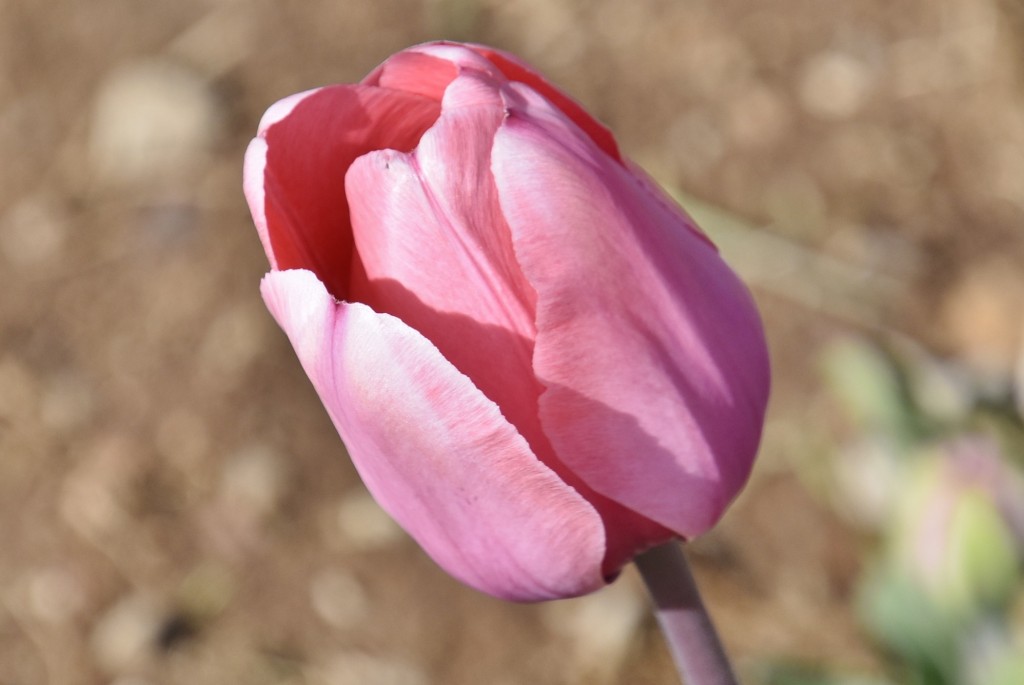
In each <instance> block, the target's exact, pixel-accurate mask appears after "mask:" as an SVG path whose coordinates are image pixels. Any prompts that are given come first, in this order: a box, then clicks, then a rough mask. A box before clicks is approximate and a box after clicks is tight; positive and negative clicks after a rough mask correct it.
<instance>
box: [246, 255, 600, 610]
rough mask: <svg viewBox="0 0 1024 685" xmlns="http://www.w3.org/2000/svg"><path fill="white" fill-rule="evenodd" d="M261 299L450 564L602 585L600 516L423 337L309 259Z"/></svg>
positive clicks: (555, 587) (475, 577)
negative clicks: (341, 295) (343, 288)
mask: <svg viewBox="0 0 1024 685" xmlns="http://www.w3.org/2000/svg"><path fill="white" fill-rule="evenodd" d="M261 290H262V293H263V297H264V300H265V301H266V303H267V307H268V308H269V309H270V311H271V313H272V314H273V315H274V317H275V318H276V319H277V321H278V323H279V324H280V325H281V327H282V328H283V329H284V330H285V332H286V333H287V334H288V336H289V338H290V339H291V341H292V344H293V346H294V347H295V351H296V353H297V354H298V357H299V360H300V361H301V362H302V365H303V368H304V369H305V370H306V373H307V374H308V375H309V377H310V379H311V380H312V382H313V385H314V387H315V388H316V391H317V393H318V394H319V395H320V399H321V400H322V401H323V403H324V406H325V407H326V408H327V410H328V412H329V414H330V416H331V418H332V420H333V421H334V424H335V426H336V427H337V429H338V432H339V433H340V434H341V437H342V439H343V440H344V441H345V444H346V445H347V446H348V449H349V453H350V454H351V457H352V461H353V462H354V464H355V465H356V468H357V469H358V470H359V473H360V475H361V476H362V478H363V481H364V482H365V483H366V486H367V488H369V490H370V491H371V492H372V493H373V495H374V497H375V498H376V499H377V501H378V502H379V503H380V504H381V506H382V507H384V509H385V510H387V511H388V512H389V513H390V514H391V515H392V516H393V517H394V518H395V520H396V521H398V523H399V524H401V525H402V526H403V527H404V528H405V529H406V530H407V531H409V533H410V534H411V535H412V536H413V537H414V538H415V539H416V540H417V542H419V544H420V545H421V546H422V547H423V548H424V549H425V550H426V551H427V552H428V553H429V554H430V555H431V556H432V557H433V558H434V559H435V561H437V563H438V564H440V565H441V566H442V567H443V568H445V569H446V570H447V571H448V572H449V573H451V574H452V575H454V576H455V577H457V578H459V579H461V580H462V581H463V582H465V583H467V584H469V585H471V586H473V587H476V588H478V589H480V590H482V591H484V592H488V593H490V594H492V595H495V596H498V597H502V598H506V599H514V600H523V601H532V600H541V599H550V598H557V597H565V596H572V595H578V594H582V593H585V592H589V591H592V590H594V589H596V588H598V587H600V586H601V585H602V584H603V582H604V581H603V579H602V577H601V573H600V566H601V559H602V556H603V555H604V532H603V530H602V527H601V521H600V519H599V517H598V516H597V513H596V512H595V511H594V509H593V507H591V506H590V505H589V504H588V503H587V502H586V501H585V500H583V499H582V498H581V497H580V496H579V495H578V494H576V492H575V491H574V490H573V489H572V488H570V487H568V486H566V485H565V484H564V483H563V482H562V481H561V480H560V479H559V478H558V477H557V476H556V475H555V474H554V473H553V472H552V471H551V470H550V469H548V468H547V467H546V466H544V465H543V464H542V463H540V462H539V461H538V460H537V459H536V457H534V455H533V454H532V453H531V451H530V449H529V446H528V445H527V443H526V441H525V440H524V439H523V438H522V436H520V435H519V434H518V433H517V432H516V430H515V429H514V428H513V427H512V426H511V425H510V424H509V423H508V422H507V421H506V420H505V419H504V418H503V417H502V415H501V413H500V412H499V411H498V408H497V406H495V404H494V403H493V402H491V401H490V400H488V399H487V398H486V397H484V395H483V394H482V393H481V392H480V391H479V390H478V389H477V388H476V387H475V386H474V385H473V383H472V382H471V381H470V380H469V379H468V378H466V377H465V376H464V375H462V374H461V373H459V372H458V371H457V370H456V369H455V367H453V366H452V365H451V364H450V363H448V361H446V360H445V359H444V357H443V356H442V355H441V354H440V353H439V352H438V350H437V348H436V347H434V346H433V345H432V344H431V343H430V342H429V341H428V340H427V339H426V338H424V337H423V336H422V335H420V334H419V333H417V332H416V331H414V330H413V329H411V328H409V327H408V326H406V325H405V324H404V323H402V322H401V321H399V320H398V319H396V318H394V317H392V316H389V315H386V314H378V313H376V312H374V311H373V310H371V309H370V308H369V307H367V306H365V305H362V304H349V303H339V302H337V301H336V300H334V298H332V297H331V295H330V294H329V293H328V292H327V290H326V289H325V288H324V286H323V284H321V283H320V282H319V281H318V280H317V279H316V277H315V276H314V274H312V273H310V272H308V271H299V270H297V271H283V272H272V273H270V274H268V275H267V277H266V278H264V280H263V283H262V287H261Z"/></svg>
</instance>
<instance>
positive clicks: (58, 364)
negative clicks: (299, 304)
mask: <svg viewBox="0 0 1024 685" xmlns="http://www.w3.org/2000/svg"><path fill="white" fill-rule="evenodd" d="M440 37H447V38H453V39H470V40H475V41H478V42H485V43H490V44H493V45H497V46H499V47H503V48H506V49H509V50H512V51H514V52H516V53H518V54H520V55H522V56H523V57H524V58H525V59H527V60H528V61H530V62H532V63H533V64H535V65H536V66H537V67H538V68H539V69H541V70H542V71H543V72H544V73H546V74H547V75H548V76H549V77H550V78H551V79H552V80H553V81H554V82H556V83H558V84H560V85H561V86H563V87H564V88H565V89H566V90H567V91H568V92H570V93H573V94H574V95H575V96H576V97H577V98H578V99H580V100H581V101H582V102H583V103H584V104H585V105H586V106H587V107H588V108H589V109H591V111H593V112H594V113H595V114H596V115H597V116H598V117H599V118H601V119H602V120H603V121H605V122H606V123H607V124H609V126H610V127H611V128H612V129H613V130H614V131H615V132H616V133H617V135H618V137H619V140H620V142H621V145H622V147H623V149H624V150H625V151H626V153H627V154H628V155H630V156H631V157H633V158H634V159H635V160H637V161H638V162H639V163H640V164H641V165H643V166H645V167H646V168H648V169H649V170H650V171H651V172H652V173H653V174H654V175H655V176H657V177H658V179H659V180H660V181H661V182H663V183H664V184H666V185H667V186H669V187H672V188H679V189H681V190H683V191H685V192H686V193H687V194H689V195H692V196H694V197H696V198H700V199H701V200H703V201H705V202H708V203H711V204H713V205H716V206H718V207H722V208H725V209H727V210H729V211H730V212H732V213H734V214H735V215H737V216H742V217H744V218H745V220H746V221H747V222H748V223H749V224H750V225H751V226H754V227H756V228H755V230H754V231H753V232H749V231H746V229H737V230H736V231H729V232H726V233H723V234H721V235H722V240H721V242H722V249H723V251H724V252H725V254H726V256H727V258H729V259H730V260H732V261H733V262H734V263H735V264H736V266H737V268H738V270H739V271H740V272H741V274H743V275H744V276H745V277H746V278H747V280H748V282H750V283H751V286H752V288H753V290H754V292H755V295H756V297H757V298H758V300H759V303H760V304H761V305H762V308H763V312H764V316H765V320H766V325H767V329H768V333H769V338H770V343H771V347H772V350H773V356H774V362H775V377H776V384H775V390H774V396H773V404H772V408H771V415H770V421H769V426H768V430H767V434H766V438H765V444H764V448H763V453H762V459H761V462H760V463H759V466H758V469H757V471H756V474H755V477H754V479H753V481H752V483H751V485H750V486H749V487H748V489H747V490H746V492H745V493H744V494H743V496H742V497H741V498H740V500H739V501H738V502H737V504H736V506H735V507H734V508H733V509H732V510H731V511H730V513H729V514H728V515H727V517H726V519H725V520H724V521H723V523H722V525H721V526H720V527H719V528H718V529H717V530H716V531H715V532H714V533H712V534H711V535H709V536H708V537H707V539H705V540H702V541H700V542H699V543H698V544H696V545H695V546H694V549H693V550H692V557H693V559H694V561H695V563H696V565H697V571H698V577H699V580H700V582H701V584H702V586H703V587H704V589H705V592H706V599H707V601H708V603H709V605H710V607H711V610H712V613H713V614H714V615H715V617H716V620H717V621H718V622H719V625H720V628H721V631H722V633H723V636H724V639H725V642H726V643H727V645H728V647H729V649H730V651H731V653H732V654H733V655H734V657H735V659H736V663H737V666H738V669H739V671H740V673H741V675H742V676H743V678H744V681H745V682H749V683H758V682H763V679H762V675H761V674H762V673H763V669H762V666H763V664H764V663H765V662H766V661H770V660H774V659H787V660H798V661H803V662H807V663H817V664H824V665H827V666H828V667H829V668H831V669H834V670H837V671H839V672H857V673H868V674H870V673H873V672H877V671H878V670H879V668H880V662H879V656H878V654H877V652H876V651H875V650H874V649H873V648H872V646H871V644H870V642H869V641H868V640H867V639H865V637H864V636H863V635H862V634H861V632H860V631H859V629H858V627H857V622H856V620H855V617H854V616H853V613H852V610H851V608H850V606H851V593H852V591H853V585H854V581H855V579H856V577H857V573H858V571H859V568H860V567H861V564H862V563H863V560H862V554H861V549H862V547H861V545H860V540H859V536H858V535H857V534H856V533H855V532H854V531H853V530H851V529H850V528H849V527H848V526H847V525H846V524H844V523H843V521H842V519H840V518H839V517H838V516H837V515H836V514H835V513H833V512H832V510H831V508H830V507H829V506H828V502H827V501H825V500H823V499H822V498H821V497H819V496H818V495H816V494H814V493H813V492H811V491H810V490H809V489H807V488H806V487H805V486H804V485H803V483H804V482H805V479H801V478H798V477H797V475H796V471H795V465H796V464H799V463H806V461H807V460H808V459H810V460H814V459H817V458H824V456H823V455H825V454H826V453H827V452H828V450H829V449H830V447H831V446H832V445H833V443H834V440H835V438H834V433H835V432H841V430H842V427H841V425H840V424H841V421H839V420H837V419H836V417H835V415H834V410H833V408H832V407H831V406H830V404H829V403H828V402H827V401H825V400H824V399H823V393H822V391H821V390H820V389H819V385H820V383H819V379H818V371H817V366H816V362H815V355H816V353H817V350H819V349H820V346H821V345H822V344H824V343H825V342H827V341H829V340H831V339H833V338H835V337H836V336H840V335H845V334H849V333H856V334H868V335H881V336H890V337H900V338H909V339H913V340H916V341H918V342H920V343H922V344H925V345H926V346H928V347H929V348H930V349H932V350H934V351H936V352H937V353H941V354H944V355H951V356H953V357H956V358H958V359H961V360H963V361H964V363H967V364H969V365H971V366H972V367H973V368H976V369H979V370H980V372H981V373H984V374H989V375H991V376H992V377H994V378H997V379H998V378H1006V377H1009V374H1010V373H1012V370H1013V368H1014V364H1016V363H1017V360H1018V357H1019V355H1020V349H1021V347H1020V346H1021V330H1022V327H1024V324H1022V312H1024V295H1022V293H1024V269H1022V268H1021V266H1022V265H1024V82H1022V73H1021V63H1022V59H1024V6H1022V5H1021V3H1020V2H1019V0H1002V1H1001V2H1000V1H997V0H892V1H890V0H845V1H844V2H822V1H820V0H819V1H816V2H811V1H809V0H778V1H777V2H773V3H757V2H749V1H743V0H685V1H683V0H635V1H634V2H630V3H625V2H618V1H617V0H591V1H589V2H584V1H582V0H504V1H501V2H499V1H497V0H476V1H475V0H433V1H432V2H414V1H412V0H378V1H374V2H370V1H368V0H367V1H356V0H350V1H343V0H333V1H331V0H289V1H282V2H271V1H269V0H175V1H173V2H172V1H170V0H151V1H148V2H144V3H143V2H134V1H130V0H91V1H90V2H80V1H78V0H48V1H46V2H42V1H37V0H0V160H2V162H0V543H2V544H0V684H2V685H34V684H37V683H50V684H53V685H64V684H68V685H79V684H81V685H86V684H92V683H97V684H98V683H116V684H117V685H149V684H153V685H158V684H161V683H190V684H194V685H204V684H223V683H249V684H254V685H259V684H262V683H267V684H270V683H288V684H300V683H301V684H305V683H310V684H316V685H321V684H322V685H347V684H348V683H367V684H370V685H374V684H376V683H380V684H383V685H410V684H411V685H421V684H426V683H436V684H449V683H450V684H452V685H460V684H477V683H487V684H495V685H512V684H515V683H531V684H536V685H547V684H551V685H555V684H561V683H602V682H605V683H612V682H622V683H637V684H640V685H643V684H654V683H671V682H675V680H674V678H675V676H674V675H673V673H672V670H671V666H670V664H669V661H668V657H667V654H666V652H665V650H664V647H663V646H662V643H661V642H660V637H659V636H658V634H657V632H656V629H655V627H654V625H653V621H652V620H651V619H650V618H648V617H647V614H646V613H645V612H646V607H645V604H644V602H645V600H644V598H643V595H642V592H641V591H640V589H639V588H638V586H637V583H636V579H635V577H634V576H633V575H632V574H631V573H627V574H626V576H625V577H624V578H623V579H622V580H621V581H620V582H619V583H617V584H616V585H615V586H613V588H612V589H609V590H607V591H605V592H602V593H598V594H597V595H595V596H593V597H590V598H585V599H581V600H571V601H565V602H558V603H552V604H549V605H543V606H517V605H510V604H506V603H502V602H498V601H495V600H492V599H490V598H488V597H485V596H481V595H480V594H478V593H476V592H474V591H472V590H469V589H466V588H464V587H462V586H460V585H458V584H457V583H456V582H455V581H453V580H451V579H450V578H448V577H447V576H446V575H445V574H443V573H442V572H441V571H439V570H438V569H437V568H436V567H435V566H434V565H433V563H432V562H431V561H430V560H429V559H427V558H426V557H425V556H424V555H423V554H422V552H420V551H419V549H418V548H417V547H416V546H415V545H414V544H412V543H411V542H410V541H409V540H408V539H407V538H406V537H405V536H404V534H402V533H401V532H400V531H396V530H395V529H394V528H393V526H392V525H390V524H389V522H388V520H387V519H386V518H385V517H382V515H381V514H380V512H379V511H378V510H376V509H375V508H374V506H373V505H372V503H370V502H368V501H367V499H366V496H365V494H364V492H363V490H362V486H361V485H360V484H359V482H358V479H357V477H356V476H355V473H354V471H353V469H352V468H351V466H350V465H349V463H348V462H347V460H346V458H345V456H344V452H343V449H342V446H341V444H340V442H339V440H338V438H337V436H336V434H335V433H334V430H333V428H332V427H331V425H330V422H329V420H328V419H327V417H326V415H325V413H324V411H323V410H322V408H321V407H320V405H319V403H318V400H317V398H316V397H315V395H314V393H313V391H312V389H311V387H310V385H309V383H308V381H307V380H306V378H305V377H304V375H303V373H302V370H301V369H300V367H299V365H298V363H297V362H296V360H295V359H294V356H293V353H292V351H291V349H290V347H289V345H288V343H287V341H286V339H285V338H284V336H283V335H282V334H281V333H280V332H279V331H278V330H277V329H276V327H275V325H274V324H273V322H272V320H271V319H270V317H269V315H268V314H266V312H265V311H264V308H263V305H262V302H261V301H260V299H259V295H258V291H257V284H258V282H259V279H260V277H261V275H262V274H263V273H264V271H265V270H266V262H265V258H264V256H263V254H262V251H261V249H260V246H259V242H258V240H257V238H256V235H255V231H254V230H253V228H252V225H251V222H250V219H249V216H248V212H247V210H246V208H245V205H244V201H243V198H242V195H241V190H240V182H241V181H240V173H241V161H242V153H243V151H244V148H245V145H246V143H247V142H248V140H249V139H250V138H251V136H252V135H253V133H254V132H255V129H256V124H257V121H258V120H259V117H260V115H261V114H262V112H263V111H264V109H266V107H267V106H269V105H270V104H271V103H272V102H274V101H275V100H277V99H279V98H281V97H283V96H285V95H288V94H291V93H293V92H297V91H300V90H304V89H307V88H310V87H313V86H317V85H322V84H327V83H336V82H345V81H354V80H358V79H359V78H360V77H362V76H363V75H364V74H365V73H366V72H367V71H369V70H370V69H371V68H372V67H373V66H374V65H375V64H377V63H378V62H380V61H381V60H383V59H384V58H385V57H386V56H387V55H388V54H390V53H391V52H394V51H395V50H398V49H400V48H402V47H405V46H407V45H409V44H413V43H417V42H421V41H424V40H429V39H433V38H440ZM714 228H715V227H714V226H709V229H711V230H712V233H715V231H714ZM737 231H738V232H737ZM716 235H717V234H716Z"/></svg>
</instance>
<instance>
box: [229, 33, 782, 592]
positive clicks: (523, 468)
mask: <svg viewBox="0 0 1024 685" xmlns="http://www.w3.org/2000/svg"><path fill="white" fill-rule="evenodd" d="M244 176H245V179H244V185H245V194H246V197H247V199H248V202H249V206H250V209H251V211H252V215H253V219H254V221H255V224H256V227H257V229H258V232H259V236H260V239H261V240H262V243H263V247H264V249H265V251H266V254H267V257H268V259H269V261H270V266H271V270H270V273H269V274H268V275H267V276H266V277H265V278H264V279H263V282H262V286H261V291H262V295H263V298H264V300H265V302H266V304H267V307H268V308H269V310H270V312H271V313H272V314H273V316H274V318H275V319H276V320H277V322H278V323H279V324H280V326H281V327H282V328H283V329H284V331H285V333H286V334H287V335H288V337H289V339H290V340H291V343H292V345H293V346H294V348H295V351H296V353H297V355H298V358H299V360H300V362H301V363H302V366H303V368H304V369H305V371H306V373H307V374H308V376H309V378H310V379H311V381H312V383H313V386H314V387H315V389H316V391H317V393H318V394H319V396H320V399H321V400H322V401H323V404H324V406H325V407H326V409H327V411H328V413H329V414H330V417H331V419H332V420H333V422H334V425H335V426H336V427H337V430H338V432H339V433H340V435H341V438H342V439H343V441H344V443H345V445H346V446H347V448H348V452H349V454H350V456H351V458H352V461H353V463H354V464H355V466H356V468H357V470H358V471H359V474H360V476H361V477H362V479H363V481H364V482H365V484H366V486H367V488H368V489H369V490H370V492H371V493H372V494H373V496H374V497H375V498H376V499H377V501H378V502H379V503H380V504H381V506H382V507H383V508H384V509H385V510H386V511H388V512H389V514H390V515H391V516H392V517H393V518H394V519H395V520H396V521H397V522H398V523H399V524H400V525H402V526H403V527H404V528H405V529H406V530H407V531H408V532H409V533H410V535H411V536H412V537H413V538H415V539H416V541H417V542H418V543H419V544H420V545H421V546H422V547H423V549H425V550H426V551H427V553H428V554H430V556H431V557H433V559H434V560H435V561H437V563H438V564H440V565H441V566H442V567H443V568H445V569H446V570H447V571H448V572H449V573H451V574H452V575H453V576H455V577H457V578H459V579H460V580H462V581H464V582H465V583H467V584H469V585H471V586H473V587H475V588H477V589H479V590H482V591H484V592H487V593H490V594H492V595H494V596H497V597H501V598H506V599H511V600H519V601H534V600H544V599H551V598H559V597H569V596H575V595H580V594H583V593H587V592H591V591H593V590H595V589H597V588H599V587H601V586H602V585H604V584H605V583H606V582H609V581H610V580H611V579H613V578H614V577H615V576H616V574H617V573H618V572H619V570H620V569H621V568H622V566H623V565H624V564H625V563H627V562H628V561H630V559H632V558H633V557H634V556H635V555H636V554H638V553H639V552H642V551H643V550H646V549H648V548H651V547H653V546H655V545H659V544H661V543H663V542H665V541H668V540H672V539H676V538H680V539H691V538H693V537H695V536H698V535H700V534H702V533H704V532H706V531H707V530H708V529H709V528H711V527H712V526H713V525H714V524H715V523H716V522H717V521H718V520H719V518H720V517H721V516H722V514H723V512H724V511H725V509H726V507H727V506H728V505H729V503H730V501H731V500H732V499H733V498H734V497H735V496H736V494H737V493H738V492H739V490H740V489H741V488H742V487H743V485H744V483H745V482H746V480H747V478H748V475H749V473H750V470H751V466H752V463H753V459H754V455H755V452H756V450H757V446H758V442H759V440H760V434H761V428H762V423H763V418H764V411H765V405H766V401H767V394H768V385H769V371H768V360H767V352H766V346H765V340H764V335H763V332H762V328H761V324H760V320H759V317H758V314H757V311H756V310H755V307H754V305H753V303H752V300H751V297H750V295H749V293H748V292H747V290H746V289H745V288H744V286H743V285H742V284H741V282H740V281H739V280H738V278H737V277H736V276H735V275H734V274H733V272H732V271H731V270H730V269H729V267H728V266H727V265H726V264H725V263H724V262H723V261H722V259H721V257H720V256H719V254H718V252H717V250H716V248H715V247H714V245H713V244H712V243H711V241H710V240H709V239H708V238H707V237H706V236H705V235H704V234H703V233H702V232H701V231H700V230H699V229H698V228H697V227H696V226H695V225H694V223H693V222H692V221H691V220H690V219H689V218H688V217H687V215H686V214H685V213H683V211H682V210H680V209H679V208H678V207H677V206H676V205H675V204H674V203H673V202H672V201H671V200H670V199H668V198H667V196H666V195H665V194H663V193H662V192H661V191H660V190H659V189H658V188H657V186H656V185H655V184H654V183H653V182H652V181H651V180H650V179H649V178H648V177H647V176H646V175H645V174H644V173H643V172H642V171H640V170H639V169H638V168H637V167H635V166H634V165H633V164H632V163H630V162H629V160H627V159H626V158H625V157H623V156H622V154H621V153H620V151H619V149H618V146H617V144H616V142H615V139H614V138H613V137H612V135H611V133H610V132H609V131H608V130H607V129H606V128H605V127H604V126H602V125H601V124H600V123H598V122H597V121H596V120H595V119H594V118H593V117H591V116H590V115H589V114H587V113H586V112H585V111H584V110H583V108H582V107H581V106H580V105H578V104H577V103H576V102H574V101H573V100H572V99H570V98H569V97H567V96H566V95H565V94H563V93H562V92H560V91H559V90H557V89H556V88H555V87H553V86H552V85H551V84H549V83H548V82H547V81H546V80H544V79H543V78H542V77H541V76H539V75H538V74H537V73H536V72H534V71H533V70H532V69H531V68H530V67H528V66H526V65H525V64H523V63H522V62H521V61H519V60H518V59H517V58H515V57H513V56H511V55H509V54H507V53H504V52H500V51H497V50H493V49H491V48H486V47H482V46H477V45H458V44H451V43H434V44H428V45H421V46H417V47H413V48H410V49H408V50H405V51H403V52H400V53H397V54H396V55H394V56H392V57H391V58H389V59H388V60H387V61H385V62H384V63H383V64H382V65H381V66H380V67H378V68H377V69H376V70H374V71H373V72H372V73H371V74H370V75H369V76H367V77H366V78H365V79H363V81H362V82H360V83H358V84H350V85H337V86H330V87H325V88H320V89H316V90H311V91H308V92H305V93H300V94H298V95H294V96H291V97H288V98H285V99H284V100H282V101H280V102H278V103H277V104H275V105H273V106H272V107H271V108H270V109H269V110H268V111H267V113H266V115H265V116H264V117H263V120H262V122H261V123H260V126H259V131H258V135H257V137H256V138H255V139H254V140H253V141H252V143H251V144H250V146H249V149H248V151H247V153H246V158H245V174H244Z"/></svg>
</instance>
